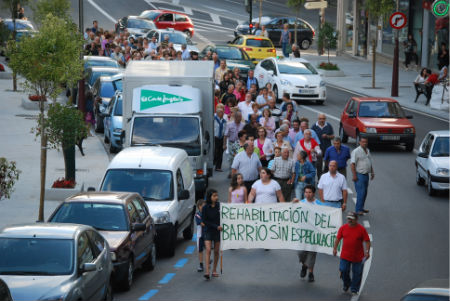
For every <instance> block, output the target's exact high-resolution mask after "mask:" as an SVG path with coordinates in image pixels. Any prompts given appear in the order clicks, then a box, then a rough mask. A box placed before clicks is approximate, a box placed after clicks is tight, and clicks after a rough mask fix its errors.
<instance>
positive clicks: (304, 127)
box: [293, 118, 320, 147]
mask: <svg viewBox="0 0 450 301" xmlns="http://www.w3.org/2000/svg"><path fill="white" fill-rule="evenodd" d="M307 129H309V121H308V119H307V118H300V131H299V132H298V133H297V134H296V135H295V140H294V143H293V144H294V146H293V147H295V146H296V145H297V143H298V142H299V141H300V140H301V139H303V133H304V131H305V130H307ZM310 131H311V136H312V138H314V140H316V142H317V143H319V144H320V139H319V136H317V134H316V131H314V130H312V129H310Z"/></svg>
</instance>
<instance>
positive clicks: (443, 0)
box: [431, 0, 449, 18]
mask: <svg viewBox="0 0 450 301" xmlns="http://www.w3.org/2000/svg"><path fill="white" fill-rule="evenodd" d="M448 9H449V3H448V1H447V0H435V1H434V2H433V4H432V5H431V11H432V12H433V15H434V16H435V17H436V18H444V17H447V16H448Z"/></svg>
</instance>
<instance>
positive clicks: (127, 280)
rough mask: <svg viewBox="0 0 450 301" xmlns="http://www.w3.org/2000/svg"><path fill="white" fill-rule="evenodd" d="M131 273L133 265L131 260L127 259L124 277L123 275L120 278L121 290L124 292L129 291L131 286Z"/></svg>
mask: <svg viewBox="0 0 450 301" xmlns="http://www.w3.org/2000/svg"><path fill="white" fill-rule="evenodd" d="M133 273H134V263H133V258H131V257H130V258H129V259H128V265H127V270H126V272H125V275H123V278H122V288H123V289H124V290H125V291H129V290H130V288H131V285H132V284H133Z"/></svg>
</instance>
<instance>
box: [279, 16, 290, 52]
mask: <svg viewBox="0 0 450 301" xmlns="http://www.w3.org/2000/svg"><path fill="white" fill-rule="evenodd" d="M290 44H291V32H290V31H289V24H287V23H286V24H284V25H283V31H282V32H281V36H280V45H281V49H282V51H283V56H284V57H285V58H288V57H289V51H288V46H289V45H290Z"/></svg>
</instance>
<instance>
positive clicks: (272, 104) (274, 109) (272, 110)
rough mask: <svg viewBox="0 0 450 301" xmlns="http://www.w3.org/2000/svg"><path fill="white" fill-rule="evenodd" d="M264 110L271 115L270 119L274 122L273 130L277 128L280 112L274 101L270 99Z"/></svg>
mask: <svg viewBox="0 0 450 301" xmlns="http://www.w3.org/2000/svg"><path fill="white" fill-rule="evenodd" d="M266 108H268V109H269V110H270V113H272V117H273V119H274V120H275V128H277V127H278V126H279V125H280V116H281V110H280V109H278V108H277V107H276V102H275V99H270V100H269V102H268V104H267V106H266Z"/></svg>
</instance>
